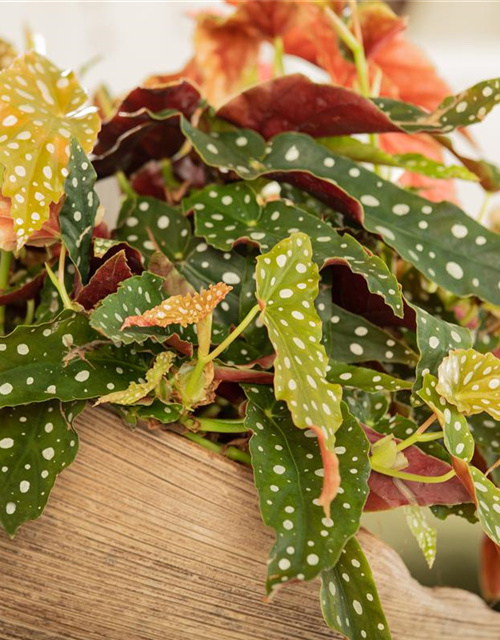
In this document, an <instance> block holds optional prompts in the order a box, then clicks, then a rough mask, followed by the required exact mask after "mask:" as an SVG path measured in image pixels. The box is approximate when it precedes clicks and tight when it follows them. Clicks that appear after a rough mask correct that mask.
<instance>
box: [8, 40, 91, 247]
mask: <svg viewBox="0 0 500 640" xmlns="http://www.w3.org/2000/svg"><path fill="white" fill-rule="evenodd" d="M0 87H1V89H2V95H1V97H0V122H1V123H2V136H1V138H0V161H1V163H2V164H3V165H4V167H5V173H4V179H3V187H2V194H3V195H4V196H6V197H9V198H11V200H12V211H11V215H12V218H13V219H14V225H15V232H16V235H17V242H18V247H21V246H22V245H23V244H24V243H25V242H26V241H27V240H28V238H29V237H30V236H31V234H32V233H33V232H34V231H36V230H37V229H40V228H41V227H42V225H43V223H44V222H45V221H46V220H48V218H49V209H50V205H51V203H53V202H58V201H59V199H60V198H61V196H62V195H63V192H64V179H65V178H66V177H67V175H68V168H67V167H68V164H69V160H70V147H69V143H70V140H71V138H76V140H77V141H78V142H79V144H80V145H81V147H82V149H83V151H84V152H85V153H89V152H90V151H91V150H92V147H93V146H94V141H95V139H96V137H97V133H98V131H99V127H100V120H99V116H98V115H97V113H96V109H95V108H94V107H87V108H83V105H84V103H85V101H86V94H85V92H84V91H83V89H82V88H81V87H80V85H79V84H78V82H77V80H76V77H75V76H74V74H73V73H72V72H69V71H60V70H59V69H57V68H56V67H55V66H54V65H53V64H52V63H51V62H49V61H48V60H47V59H46V58H44V57H43V56H41V55H40V54H39V53H36V52H35V51H30V52H29V53H26V54H25V55H23V56H21V57H19V58H17V60H16V61H15V62H14V64H13V65H12V66H11V67H9V68H8V69H6V70H4V71H2V73H1V74H0Z"/></svg>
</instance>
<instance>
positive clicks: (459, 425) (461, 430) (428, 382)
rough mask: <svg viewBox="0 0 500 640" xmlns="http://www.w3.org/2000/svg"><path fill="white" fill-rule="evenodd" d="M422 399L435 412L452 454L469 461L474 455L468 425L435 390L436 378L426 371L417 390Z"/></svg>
mask: <svg viewBox="0 0 500 640" xmlns="http://www.w3.org/2000/svg"><path fill="white" fill-rule="evenodd" d="M418 395H419V396H420V397H421V398H422V400H423V401H424V402H425V403H426V404H427V405H428V406H429V407H430V408H431V409H432V411H433V412H434V413H435V414H436V416H437V419H438V421H439V424H440V425H441V427H442V429H443V431H444V443H445V445H446V448H447V450H448V451H449V452H450V453H451V455H452V456H455V457H457V458H460V459H461V460H464V461H465V462H470V461H471V460H472V456H473V455H474V439H473V437H472V434H471V432H470V430H469V425H468V424H467V420H466V419H465V418H464V416H463V415H462V414H461V413H460V412H459V411H458V410H457V408H456V407H455V406H454V405H452V404H450V403H449V402H447V401H446V400H445V399H444V398H443V397H442V396H441V395H440V394H439V393H438V391H437V379H436V378H435V376H432V375H431V374H430V373H426V374H425V376H424V379H423V386H422V389H420V391H419V392H418Z"/></svg>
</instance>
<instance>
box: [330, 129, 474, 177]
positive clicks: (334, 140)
mask: <svg viewBox="0 0 500 640" xmlns="http://www.w3.org/2000/svg"><path fill="white" fill-rule="evenodd" d="M318 142H319V143H320V144H322V145H323V146H325V147H326V148H327V149H328V150H329V151H331V152H332V153H336V154H338V155H340V156H345V157H346V158H350V159H351V160H355V161H356V162H370V163H371V164H374V165H383V166H386V167H399V168H400V169H405V170H406V171H411V172H412V173H419V174H420V175H423V176H427V177H428V178H437V179H439V180H446V179H453V178H455V179H459V180H470V181H477V180H478V178H477V176H476V175H475V174H474V173H473V172H472V170H469V169H467V168H466V167H460V166H456V165H445V164H442V163H441V162H436V160H432V159H431V158H427V157H426V156H423V155H422V154H420V153H401V154H400V153H387V152H386V151H384V150H383V149H381V148H380V147H377V146H375V145H372V144H368V143H366V142H361V140H358V139H357V138H353V137H351V136H335V137H331V138H319V139H318Z"/></svg>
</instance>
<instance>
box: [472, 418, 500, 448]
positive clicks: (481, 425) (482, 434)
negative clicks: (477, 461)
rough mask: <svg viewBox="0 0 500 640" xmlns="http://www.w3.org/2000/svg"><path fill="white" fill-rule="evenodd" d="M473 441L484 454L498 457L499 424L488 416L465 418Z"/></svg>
mask: <svg viewBox="0 0 500 640" xmlns="http://www.w3.org/2000/svg"><path fill="white" fill-rule="evenodd" d="M467 422H468V423H469V427H470V430H471V432H472V435H473V436H474V441H475V442H476V444H477V445H478V446H479V447H480V449H481V450H482V451H484V452H486V453H491V454H493V455H495V456H497V457H498V456H500V422H496V421H495V420H492V419H491V418H490V416H488V415H483V414H476V415H475V416H469V417H468V418H467Z"/></svg>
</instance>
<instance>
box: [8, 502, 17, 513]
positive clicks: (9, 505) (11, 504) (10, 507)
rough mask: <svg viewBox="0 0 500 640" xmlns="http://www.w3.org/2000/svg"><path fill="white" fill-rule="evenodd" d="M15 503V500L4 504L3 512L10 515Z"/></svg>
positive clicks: (13, 510) (13, 511)
mask: <svg viewBox="0 0 500 640" xmlns="http://www.w3.org/2000/svg"><path fill="white" fill-rule="evenodd" d="M16 508H17V507H16V503H15V502H7V504H6V505H5V512H6V513H7V515H9V516H11V515H12V514H13V513H15V511H16Z"/></svg>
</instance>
